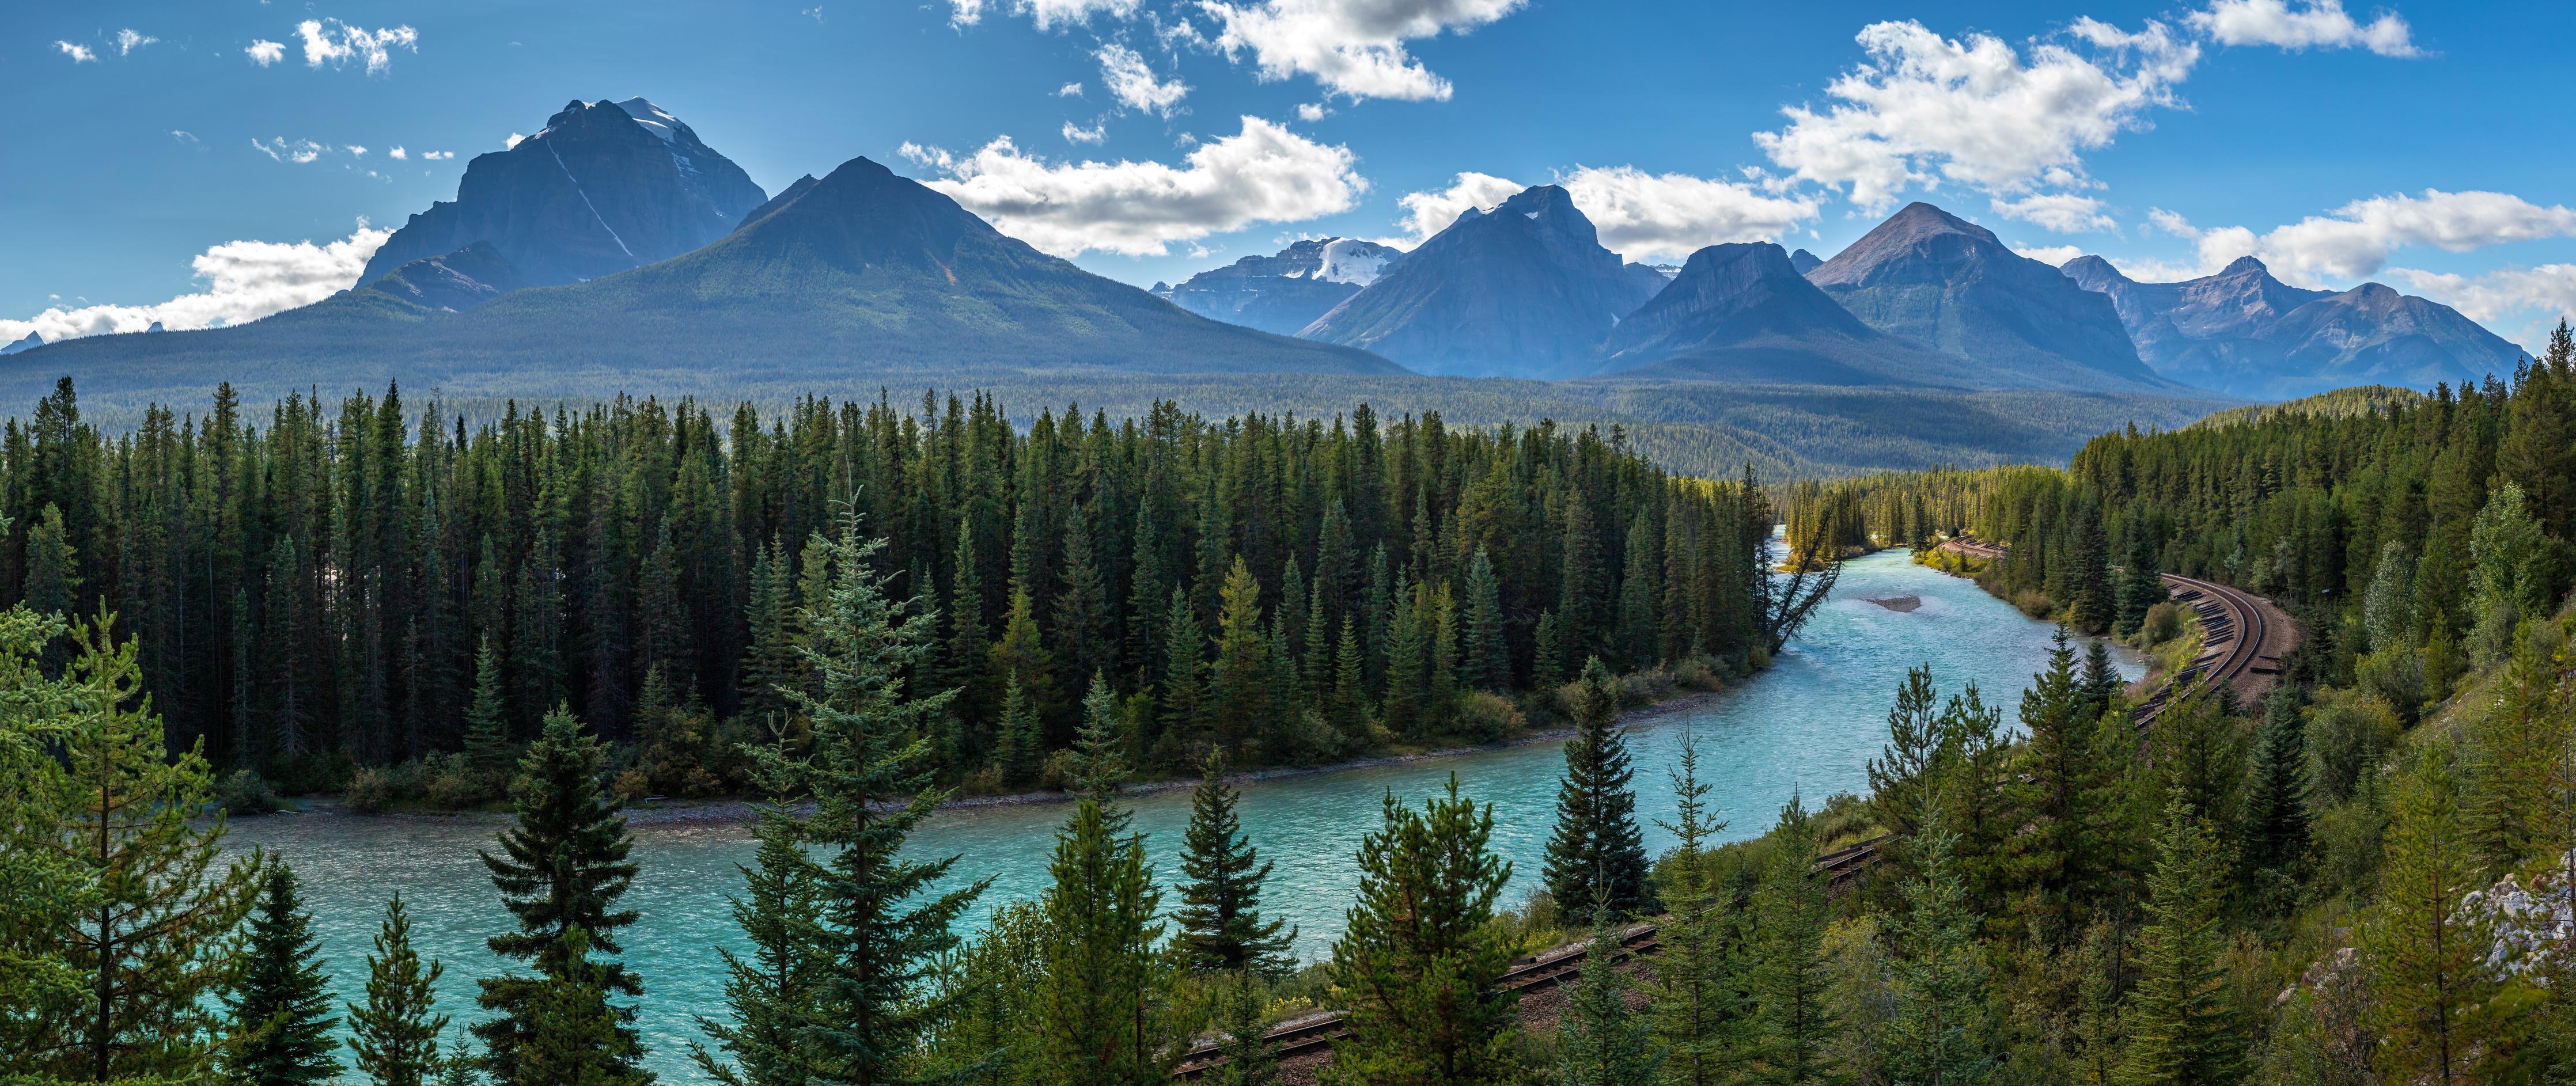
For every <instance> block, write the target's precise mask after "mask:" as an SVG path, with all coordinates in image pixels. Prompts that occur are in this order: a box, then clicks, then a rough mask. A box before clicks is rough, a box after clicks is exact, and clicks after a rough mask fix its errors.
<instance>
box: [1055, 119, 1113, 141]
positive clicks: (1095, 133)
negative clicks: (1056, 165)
mask: <svg viewBox="0 0 2576 1086" xmlns="http://www.w3.org/2000/svg"><path fill="white" fill-rule="evenodd" d="M1108 138H1109V126H1108V125H1105V124H1095V125H1092V126H1091V127H1089V128H1084V127H1082V126H1081V125H1078V124H1075V123H1073V122H1072V121H1066V122H1064V141H1065V142H1066V143H1100V142H1102V141H1104V140H1107V139H1108Z"/></svg>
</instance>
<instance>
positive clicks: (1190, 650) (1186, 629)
mask: <svg viewBox="0 0 2576 1086" xmlns="http://www.w3.org/2000/svg"><path fill="white" fill-rule="evenodd" d="M1206 651H1207V631H1206V629H1205V628H1203V627H1201V626H1200V625H1199V615H1198V611H1197V610H1195V609H1193V608H1192V607H1191V606H1190V597H1189V593H1188V592H1186V591H1184V590H1182V589H1179V588H1174V589H1172V605H1171V608H1170V610H1169V612H1168V613H1167V614H1166V615H1165V617H1164V620H1163V676H1164V678H1163V696H1162V703H1163V704H1162V710H1163V721H1162V723H1163V739H1164V742H1166V743H1169V744H1173V745H1174V747H1175V749H1182V748H1186V746H1187V745H1188V744H1191V743H1195V742H1197V741H1198V740H1199V739H1200V738H1201V737H1202V735H1203V734H1204V733H1205V732H1206V730H1207V729H1206V716H1205V712H1206V707H1205V705H1204V704H1203V701H1204V699H1203V697H1202V692H1203V691H1204V690H1205V689H1206V688H1205V687H1204V686H1203V685H1202V684H1201V682H1200V676H1201V674H1202V673H1204V672H1205V671H1206V669H1207V665H1206V661H1205V660H1204V659H1203V655H1202V654H1204V653H1205V652H1206Z"/></svg>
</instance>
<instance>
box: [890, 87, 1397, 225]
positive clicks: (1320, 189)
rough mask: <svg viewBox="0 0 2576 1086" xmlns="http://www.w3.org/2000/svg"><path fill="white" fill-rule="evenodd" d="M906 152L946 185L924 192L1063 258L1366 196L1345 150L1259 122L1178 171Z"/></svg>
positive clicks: (1006, 150)
mask: <svg viewBox="0 0 2576 1086" xmlns="http://www.w3.org/2000/svg"><path fill="white" fill-rule="evenodd" d="M903 154H904V156H905V157H906V158H910V159H912V160H913V161H915V162H919V163H922V164H923V165H925V166H929V167H931V168H932V169H935V170H937V171H938V172H940V173H943V174H946V175H947V176H945V177H935V178H932V179H930V180H927V181H925V182H923V183H924V184H927V185H929V186H930V187H931V188H934V189H937V190H939V191H940V192H943V193H946V194H948V195H949V196H950V197H952V198H954V199H955V200H956V201H957V202H958V203H960V204H963V205H965V206H966V208H967V209H969V210H971V211H974V212H975V213H976V214H978V215H982V216H983V217H985V218H986V219H989V220H991V221H992V223H993V225H994V226H996V227H998V228H1000V229H1001V231H1002V232H1003V233H1006V234H1009V235H1011V236H1012V237H1016V238H1019V239H1020V240H1022V241H1026V242H1028V243H1029V244H1031V245H1033V246H1036V247H1037V248H1039V249H1041V250H1043V251H1046V252H1049V253H1054V254H1056V255H1059V256H1072V255H1074V254H1077V253H1082V252H1086V251H1091V250H1098V251H1102V252H1111V253H1122V254H1126V255H1130V256H1148V255H1162V254H1165V253H1168V252H1169V251H1170V245H1171V243H1173V242H1190V241H1195V240H1197V239H1199V238H1203V237H1206V236H1208V235H1210V234H1221V233H1225V232H1227V231H1231V230H1239V229H1242V228H1244V227H1246V226H1250V225H1252V224H1254V223H1261V222H1299V221H1303V220H1306V219H1312V218H1316V217H1318V216H1322V215H1331V214H1336V213H1339V212H1343V211H1348V210H1350V208H1351V206H1352V205H1353V204H1354V203H1356V202H1357V201H1358V198H1359V194H1360V193H1361V192H1362V191H1365V190H1366V189H1367V187H1368V181H1367V180H1366V179H1365V178H1362V177H1361V176H1360V175H1359V174H1358V173H1357V172H1356V171H1355V170H1354V168H1353V167H1354V165H1355V163H1356V158H1355V157H1354V156H1353V155H1352V154H1351V152H1350V149H1349V148H1346V147H1340V146H1326V145H1324V144H1319V143H1316V142H1314V141H1312V140H1309V139H1307V138H1305V137H1303V136H1300V135H1298V134H1296V133H1294V132H1291V131H1289V130H1288V129H1287V128H1285V127H1283V126H1281V125H1278V124H1274V123H1272V122H1269V121H1265V120H1262V119H1261V118H1259V117H1245V118H1243V129H1242V131H1241V132H1239V133H1237V134H1235V135H1232V136H1226V137H1224V138H1222V139H1217V140H1211V141H1209V142H1207V143H1204V144H1201V145H1200V146H1199V147H1198V148H1197V149H1195V150H1193V151H1191V152H1190V153H1189V156H1188V158H1187V159H1186V160H1184V163H1183V164H1182V165H1180V166H1177V167H1176V166H1170V165H1166V164H1164V163H1160V162H1129V161H1125V160H1121V161H1118V162H1088V161H1086V162H1078V163H1077V162H1061V163H1055V162H1049V161H1047V160H1045V159H1043V158H1039V157H1037V156H1035V155H1030V154H1026V153H1024V152H1022V151H1021V150H1020V149H1019V148H1018V147H1017V146H1015V145H1013V144H1012V142H1011V141H1010V139H1009V138H1008V137H1003V138H1000V139H995V140H994V141H993V142H991V143H988V144H985V145H984V146H983V147H982V148H980V149H978V150H976V151H974V152H972V153H970V154H967V155H963V156H960V155H952V154H950V153H948V152H946V151H942V150H939V149H937V148H924V147H921V146H919V145H916V144H909V143H908V144H905V145H904V146H903Z"/></svg>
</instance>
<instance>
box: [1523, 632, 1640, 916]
mask: <svg viewBox="0 0 2576 1086" xmlns="http://www.w3.org/2000/svg"><path fill="white" fill-rule="evenodd" d="M1573 696H1574V700H1575V704H1574V706H1573V709H1574V729H1575V730H1574V737H1573V738H1571V739H1568V740H1566V741H1565V779H1564V780H1563V781H1562V782H1560V783H1559V784H1558V786H1557V794H1556V832H1555V834H1554V835H1553V836H1552V837H1550V838H1549V839H1548V843H1547V865H1546V869H1545V877H1546V880H1547V890H1548V893H1549V894H1551V895H1553V896H1554V897H1555V898H1556V902H1557V907H1558V908H1560V909H1563V910H1565V911H1566V912H1567V914H1568V915H1573V916H1587V917H1588V916H1593V915H1595V914H1596V913H1599V914H1600V915H1601V916H1602V917H1603V919H1605V920H1622V919H1626V918H1628V917H1631V916H1635V915H1638V913H1640V912H1641V911H1643V910H1644V908H1645V907H1646V844H1645V835H1644V834H1643V833H1641V832H1639V830H1638V828H1637V813H1636V812H1637V794H1636V793H1635V792H1634V791H1632V790H1630V788H1629V781H1630V779H1631V778H1633V777H1634V776H1635V775H1636V771H1635V770H1634V769H1633V768H1631V767H1630V765H1629V761H1628V741H1627V738H1626V732H1625V731H1624V730H1622V729H1621V728H1620V727H1619V702H1618V687H1617V684H1616V681H1615V680H1613V679H1612V678H1611V677H1610V669H1609V668H1607V667H1605V666H1603V665H1602V663H1601V661H1600V660H1599V659H1594V660H1592V661H1591V662H1590V663H1589V664H1587V665H1586V666H1585V667H1584V670H1583V681H1582V682H1581V683H1579V684H1577V686H1576V687H1575V688H1574V691H1573Z"/></svg>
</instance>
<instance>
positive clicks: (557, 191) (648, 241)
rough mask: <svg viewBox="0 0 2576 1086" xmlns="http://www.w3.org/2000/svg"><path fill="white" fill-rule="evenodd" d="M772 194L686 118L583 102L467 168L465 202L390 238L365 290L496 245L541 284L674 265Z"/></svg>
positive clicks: (461, 191)
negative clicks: (413, 268)
mask: <svg viewBox="0 0 2576 1086" xmlns="http://www.w3.org/2000/svg"><path fill="white" fill-rule="evenodd" d="M765 199H767V195H766V194H765V193H763V192H761V190H760V186H758V185H755V184H753V183H752V181H751V177H750V176H749V175H748V174H745V173H743V171H742V168H741V167H739V166H736V165H734V164H733V162H732V161H731V160H729V159H727V158H725V157H724V156H723V155H721V154H717V153H716V151H715V150H714V149H713V148H711V147H708V146H707V145H706V144H705V143H704V142H703V141H701V140H699V139H698V136H697V133H696V132H693V131H691V130H690V129H689V126H688V125H686V124H683V123H681V122H680V119H679V118H677V117H674V116H672V115H670V114H669V113H667V112H664V111H663V110H662V109H660V108H659V107H657V106H655V105H653V103H651V102H647V101H645V100H644V99H642V98H632V99H628V100H627V101H624V102H609V101H599V102H580V101H575V102H572V103H570V104H567V105H566V106H564V108H563V111H562V112H559V113H557V114H555V115H554V116H552V117H549V118H547V119H546V126H545V128H543V129H541V130H539V131H538V133H537V134H536V135H533V136H529V137H527V138H526V139H523V140H520V141H519V142H518V143H517V144H516V145H514V146H512V147H510V148H509V149H508V150H504V151H495V152H492V153H490V154H485V155H478V156H476V157H475V159H474V161H472V162H470V163H468V164H467V165H466V167H465V177H464V179H463V180H462V181H460V182H459V183H458V184H457V187H456V199H455V200H454V201H453V202H447V201H442V202H439V203H435V204H432V205H430V208H429V210H427V211H424V212H421V213H420V214H417V215H414V216H412V217H411V220H410V221H409V222H407V223H405V224H404V225H403V228H402V229H400V230H397V231H395V232H394V235H393V236H392V237H390V238H387V239H386V240H385V244H384V246H383V247H382V248H380V249H378V250H376V254H375V256H374V257H372V258H370V259H369V260H368V261H367V269H366V271H365V272H364V273H363V274H362V275H361V276H360V277H359V280H358V281H359V282H360V283H371V282H374V281H375V280H376V279H378V278H380V277H382V276H384V275H386V274H388V273H390V272H392V271H393V270H394V269H396V268H400V267H402V266H403V265H405V264H409V263H411V262H412V261H415V260H423V259H429V258H434V257H440V256H444V255H446V254H448V253H452V252H455V251H457V250H460V249H463V248H465V247H466V246H469V245H472V244H474V243H476V242H487V243H489V244H490V245H491V246H492V247H493V248H494V249H495V250H496V251H497V252H499V253H500V255H501V256H502V258H503V259H506V260H507V261H509V263H510V265H511V266H512V267H514V268H516V269H517V270H518V272H519V275H520V276H521V277H522V278H523V279H524V280H525V281H526V282H527V283H528V284H529V285H531V286H545V285H550V284H556V283H572V282H579V281H581V280H584V279H595V278H598V277H600V276H603V275H608V274H611V273H614V272H621V271H625V270H626V269H628V268H639V267H642V266H644V265H646V264H651V263H653V262H655V261H659V260H668V259H670V258H672V257H675V256H678V255H680V254H682V253H685V252H688V251H690V250H692V249H696V248H698V247H699V246H702V245H705V244H707V243H708V242H711V241H714V240H716V239H717V238H720V237H723V236H725V234H726V233H728V232H730V231H731V230H732V229H733V228H734V227H735V226H736V225H738V224H739V223H740V222H741V221H742V219H743V217H744V215H745V214H746V213H748V212H750V211H751V210H752V209H754V208H757V207H760V206H761V203H762V201H763V200H765Z"/></svg>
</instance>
